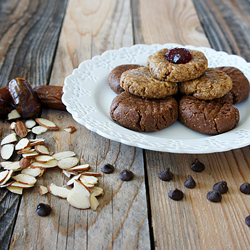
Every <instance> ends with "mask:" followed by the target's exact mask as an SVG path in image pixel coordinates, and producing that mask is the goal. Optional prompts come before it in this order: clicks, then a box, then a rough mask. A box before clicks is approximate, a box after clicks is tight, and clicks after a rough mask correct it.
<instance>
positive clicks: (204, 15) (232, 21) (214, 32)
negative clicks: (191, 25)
mask: <svg viewBox="0 0 250 250" xmlns="http://www.w3.org/2000/svg"><path fill="white" fill-rule="evenodd" d="M193 1H194V5H195V7H196V9H197V13H198V16H199V19H200V22H201V24H202V27H203V29H204V32H205V33H206V35H207V37H208V40H209V42H210V44H211V46H212V47H213V48H214V49H216V50H223V51H226V52H228V53H230V54H237V55H240V56H242V57H243V58H245V59H246V60H247V61H248V62H249V61H250V51H249V47H250V16H249V12H250V4H249V1H248V0H236V1H235V0H224V1H216V0H209V1H205V0H193Z"/></svg>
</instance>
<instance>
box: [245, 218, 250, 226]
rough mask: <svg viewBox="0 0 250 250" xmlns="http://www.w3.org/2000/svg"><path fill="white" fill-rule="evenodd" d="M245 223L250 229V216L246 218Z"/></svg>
mask: <svg viewBox="0 0 250 250" xmlns="http://www.w3.org/2000/svg"><path fill="white" fill-rule="evenodd" d="M245 222H246V224H247V225H248V226H249V227H250V215H248V216H247V217H246V219H245Z"/></svg>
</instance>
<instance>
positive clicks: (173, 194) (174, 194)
mask: <svg viewBox="0 0 250 250" xmlns="http://www.w3.org/2000/svg"><path fill="white" fill-rule="evenodd" d="M168 196H169V198H171V199H172V200H175V201H179V200H182V199H183V196H184V194H183V192H182V191H181V190H179V189H177V188H176V189H172V190H170V191H169V193H168Z"/></svg>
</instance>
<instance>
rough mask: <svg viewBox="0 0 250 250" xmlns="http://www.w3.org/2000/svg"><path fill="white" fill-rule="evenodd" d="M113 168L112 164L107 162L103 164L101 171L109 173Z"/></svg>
mask: <svg viewBox="0 0 250 250" xmlns="http://www.w3.org/2000/svg"><path fill="white" fill-rule="evenodd" d="M114 170H115V168H114V166H113V165H111V164H109V163H107V164H105V165H104V166H103V167H102V172H103V173H105V174H111V173H113V172H114Z"/></svg>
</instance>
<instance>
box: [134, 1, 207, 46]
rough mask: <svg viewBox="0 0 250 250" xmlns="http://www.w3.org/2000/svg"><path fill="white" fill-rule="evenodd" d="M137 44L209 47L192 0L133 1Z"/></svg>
mask: <svg viewBox="0 0 250 250" xmlns="http://www.w3.org/2000/svg"><path fill="white" fill-rule="evenodd" d="M132 4H133V5H132V6H133V26H134V37H135V43H145V44H153V43H160V44H164V43H169V42H170V43H179V44H183V45H186V44H192V45H194V46H209V43H208V41H207V39H206V37H205V35H204V33H203V30H202V27H201V25H200V22H199V19H198V17H197V14H196V11H195V9H194V6H193V2H192V1H185V0H178V1H163V0H157V1H150V0H136V1H132Z"/></svg>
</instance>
